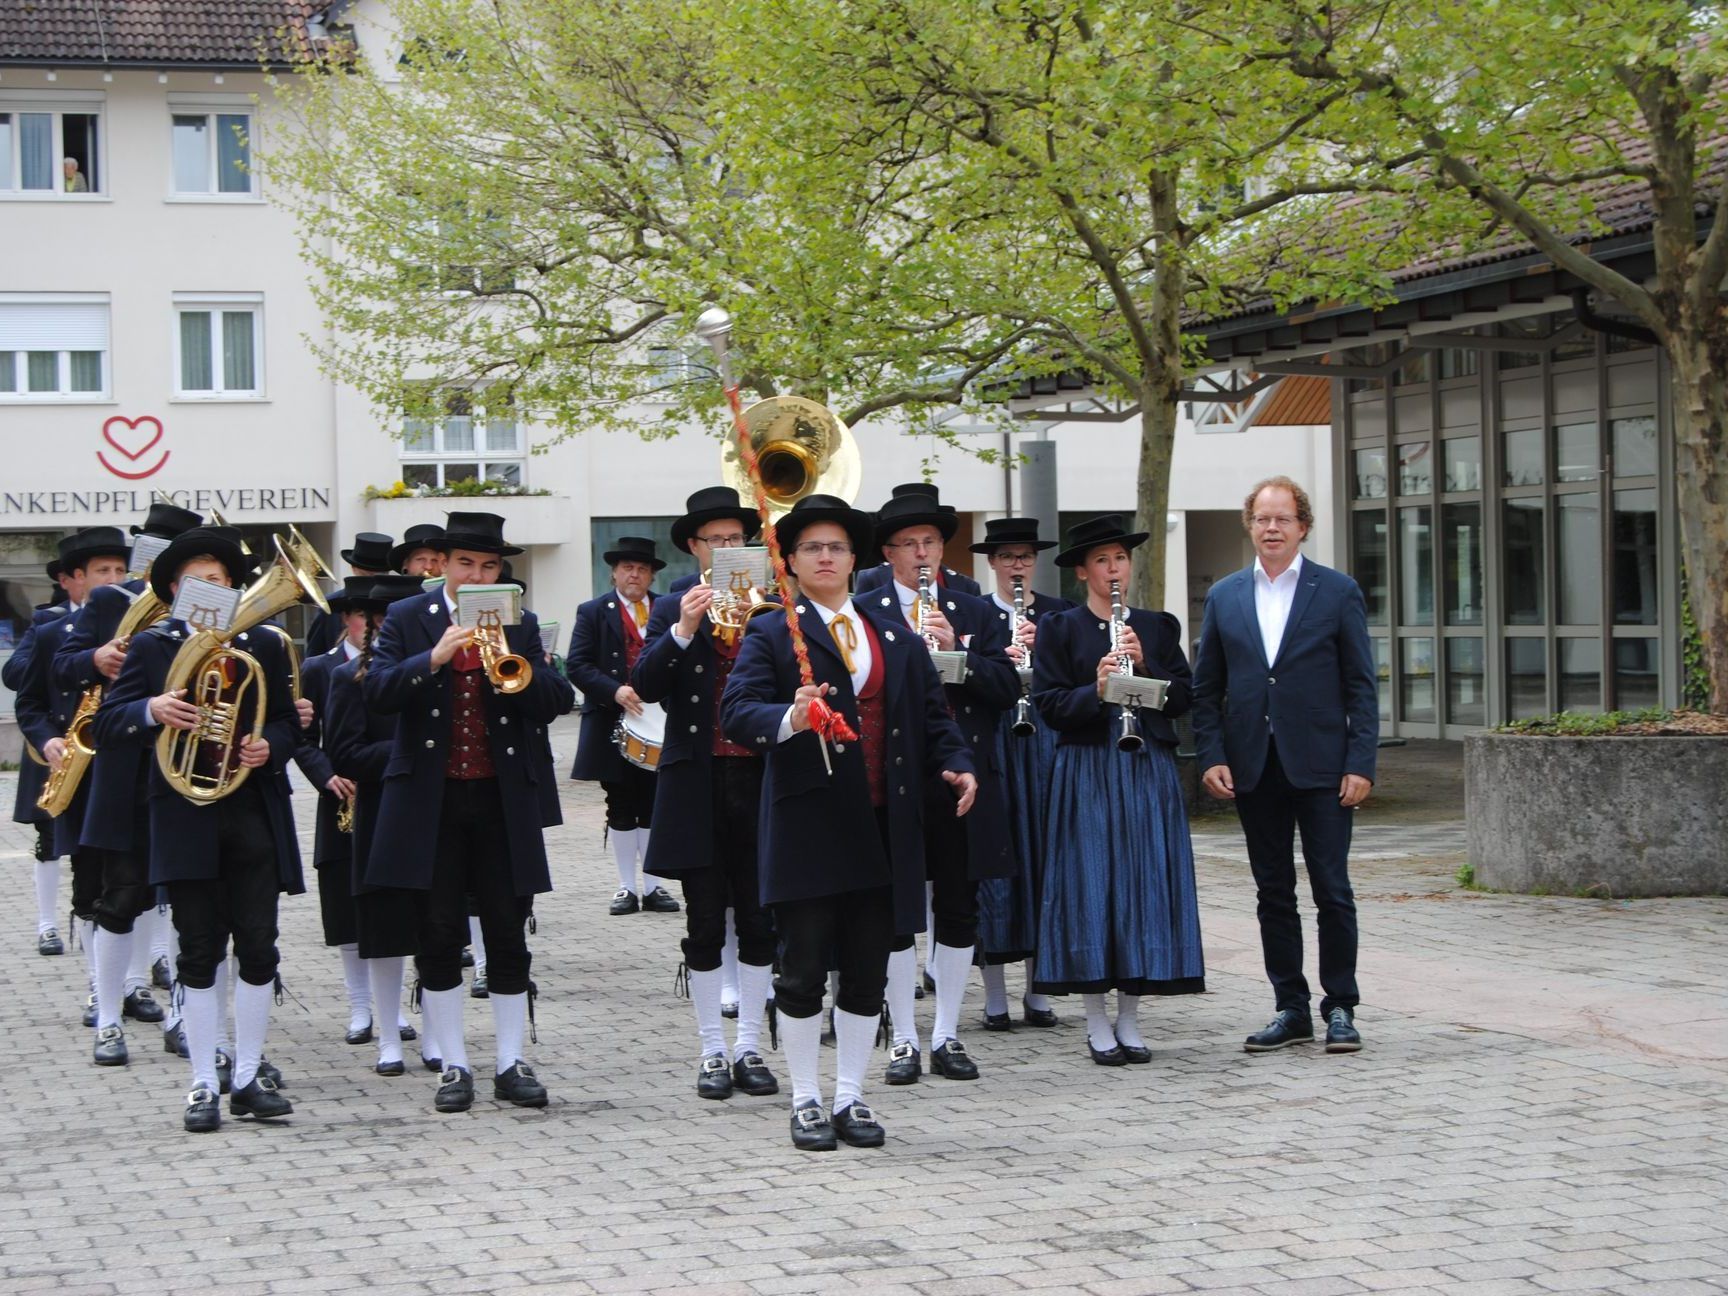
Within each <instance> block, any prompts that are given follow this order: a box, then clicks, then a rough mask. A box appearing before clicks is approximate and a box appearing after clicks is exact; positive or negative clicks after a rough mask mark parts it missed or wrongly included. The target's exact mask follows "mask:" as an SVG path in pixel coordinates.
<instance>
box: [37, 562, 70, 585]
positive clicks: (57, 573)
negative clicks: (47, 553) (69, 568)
mask: <svg viewBox="0 0 1728 1296" xmlns="http://www.w3.org/2000/svg"><path fill="white" fill-rule="evenodd" d="M42 570H43V571H45V572H47V573H48V579H49V580H51V581H57V580H59V579H60V578H61V577H62V576H64V575H65V574H66V569H65V568H64V567H62V566H61V565H60V560H59V559H58V558H50V559H49V560H48V565H47V566H46V567H44V568H43V569H42Z"/></svg>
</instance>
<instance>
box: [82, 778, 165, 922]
mask: <svg viewBox="0 0 1728 1296" xmlns="http://www.w3.org/2000/svg"><path fill="white" fill-rule="evenodd" d="M140 782H142V780H140ZM132 845H133V849H132V850H126V851H111V850H100V849H97V848H95V847H86V848H85V849H86V850H90V851H91V852H92V853H93V854H95V856H96V857H97V859H98V861H99V862H100V864H101V869H102V891H101V894H100V896H98V897H97V900H96V925H97V926H98V927H100V928H101V929H102V930H103V931H105V932H113V933H114V934H115V935H116V936H123V935H125V934H126V933H127V932H129V931H131V930H132V925H133V924H134V923H136V922H137V921H138V917H139V915H140V914H142V913H143V912H144V911H145V910H146V909H148V908H149V907H150V906H151V905H153V904H155V903H156V888H155V887H153V886H151V885H150V808H149V806H148V805H147V804H146V803H145V798H144V797H143V796H140V798H139V800H138V807H137V814H136V815H135V816H134V817H133V820H132Z"/></svg>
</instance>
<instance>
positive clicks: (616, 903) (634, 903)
mask: <svg viewBox="0 0 1728 1296" xmlns="http://www.w3.org/2000/svg"><path fill="white" fill-rule="evenodd" d="M641 907H642V902H641V901H640V900H638V899H637V898H636V893H635V892H634V891H632V890H631V889H630V888H629V887H619V888H618V889H617V890H616V891H614V892H613V893H612V904H611V906H610V907H609V908H608V909H607V910H606V912H607V913H609V914H611V915H612V916H613V917H614V918H622V917H623V916H624V915H625V914H633V913H635V912H636V911H637V910H638V909H640V908H641Z"/></svg>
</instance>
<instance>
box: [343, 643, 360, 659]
mask: <svg viewBox="0 0 1728 1296" xmlns="http://www.w3.org/2000/svg"><path fill="white" fill-rule="evenodd" d="M359 655H360V650H359V649H358V648H356V647H355V646H354V645H353V643H352V642H351V641H349V640H347V639H344V640H343V641H342V660H343V661H345V662H351V661H353V660H354V659H355V658H356V657H358V656H359Z"/></svg>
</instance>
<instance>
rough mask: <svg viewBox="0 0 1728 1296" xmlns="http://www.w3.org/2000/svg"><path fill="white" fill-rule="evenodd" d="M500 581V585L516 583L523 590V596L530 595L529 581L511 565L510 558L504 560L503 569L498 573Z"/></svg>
mask: <svg viewBox="0 0 1728 1296" xmlns="http://www.w3.org/2000/svg"><path fill="white" fill-rule="evenodd" d="M498 583H499V584H500V585H514V586H515V587H516V588H517V589H519V590H521V591H522V597H523V598H527V597H528V582H527V581H525V580H523V579H522V578H521V577H520V576H518V575H517V574H516V569H515V568H514V567H512V566H511V565H510V560H509V559H508V558H506V559H505V560H504V568H503V570H502V571H500V572H499V573H498Z"/></svg>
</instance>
